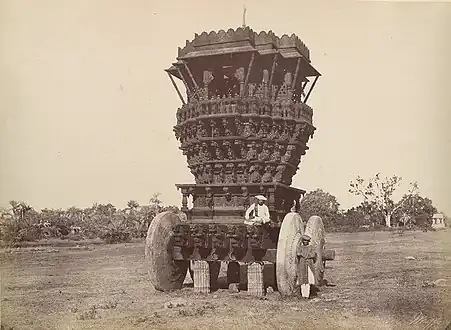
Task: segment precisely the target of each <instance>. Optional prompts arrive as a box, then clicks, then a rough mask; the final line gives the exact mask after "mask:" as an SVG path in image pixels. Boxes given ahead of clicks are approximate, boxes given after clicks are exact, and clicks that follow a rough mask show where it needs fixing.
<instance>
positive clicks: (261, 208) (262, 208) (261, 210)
mask: <svg viewBox="0 0 451 330" xmlns="http://www.w3.org/2000/svg"><path fill="white" fill-rule="evenodd" d="M255 205H257V212H258V216H257V217H254V218H253V219H249V216H250V214H251V212H252V211H254V208H255ZM244 217H245V219H246V220H250V221H253V222H259V221H261V222H263V223H267V222H270V221H271V219H270V218H269V209H268V207H267V206H266V205H265V204H263V205H259V204H255V203H254V204H252V205H251V206H249V207H248V209H247V210H246V213H245V214H244Z"/></svg>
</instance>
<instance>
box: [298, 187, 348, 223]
mask: <svg viewBox="0 0 451 330" xmlns="http://www.w3.org/2000/svg"><path fill="white" fill-rule="evenodd" d="M299 206H300V207H299V213H300V215H301V217H302V218H303V219H305V220H308V219H309V218H310V217H311V216H312V215H317V216H320V217H321V218H322V219H323V221H324V225H325V226H327V227H331V226H333V225H336V224H337V223H338V222H340V218H341V214H340V212H339V211H340V204H339V203H338V201H337V198H336V197H335V196H333V195H331V194H330V193H328V192H325V191H323V190H322V189H316V190H314V191H310V192H308V193H306V194H305V196H304V198H303V199H302V200H301V202H300V205H299Z"/></svg>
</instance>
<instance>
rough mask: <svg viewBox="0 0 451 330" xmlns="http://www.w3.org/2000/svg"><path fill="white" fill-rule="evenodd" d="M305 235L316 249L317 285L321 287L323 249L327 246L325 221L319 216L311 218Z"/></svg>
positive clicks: (323, 263)
mask: <svg viewBox="0 0 451 330" xmlns="http://www.w3.org/2000/svg"><path fill="white" fill-rule="evenodd" d="M305 234H306V235H308V236H310V245H312V246H314V247H315V248H316V261H315V272H314V273H315V282H316V283H315V284H316V286H320V285H322V283H323V280H324V268H325V263H326V262H325V261H323V249H324V244H325V239H324V234H325V230H324V224H323V220H322V219H321V217H319V216H316V215H314V216H311V217H310V218H309V219H308V221H307V225H306V226H305Z"/></svg>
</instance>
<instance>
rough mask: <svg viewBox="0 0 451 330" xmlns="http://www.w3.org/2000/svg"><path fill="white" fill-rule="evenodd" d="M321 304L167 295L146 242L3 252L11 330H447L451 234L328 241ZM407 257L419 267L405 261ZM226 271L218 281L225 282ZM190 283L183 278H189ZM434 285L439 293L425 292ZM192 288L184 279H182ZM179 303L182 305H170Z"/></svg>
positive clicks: (5, 311)
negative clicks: (147, 258)
mask: <svg viewBox="0 0 451 330" xmlns="http://www.w3.org/2000/svg"><path fill="white" fill-rule="evenodd" d="M326 247H327V248H332V249H335V250H336V260H335V261H332V262H328V264H327V268H326V279H327V280H328V281H329V282H330V283H332V284H334V285H335V286H330V287H329V286H327V287H323V288H322V289H321V292H320V295H319V298H318V299H314V300H308V301H303V300H296V299H286V300H282V299H280V296H279V294H278V293H277V292H273V293H271V294H268V295H267V298H266V299H256V298H252V297H249V296H247V293H246V292H245V291H242V292H240V293H238V294H232V293H229V292H228V291H227V290H224V289H219V290H218V291H217V292H214V293H211V294H210V295H207V296H205V295H198V294H194V293H193V292H192V288H189V287H185V288H183V289H182V290H181V291H178V292H173V293H170V294H165V293H161V292H156V291H155V290H154V289H153V288H152V286H151V285H150V283H149V282H148V280H147V270H146V268H145V263H144V252H143V251H144V247H143V244H142V243H133V244H116V245H93V247H92V248H91V249H82V248H77V249H74V248H69V247H58V249H57V250H58V252H55V251H54V252H53V253H46V251H47V250H46V249H44V250H42V249H34V250H33V249H32V248H24V249H19V250H20V253H16V249H13V250H3V252H1V253H0V267H1V268H0V270H1V275H2V301H1V304H2V306H1V307H2V315H1V316H2V324H3V325H5V326H6V325H7V326H8V327H12V328H14V329H63V328H64V329H67V328H72V329H88V328H90V329H149V328H152V329H155V328H157V329H287V328H291V329H293V328H299V327H300V326H302V328H308V329H395V328H396V329H423V328H425V327H429V329H444V328H445V327H446V325H447V324H448V323H449V322H450V321H451V272H450V269H451V231H437V232H426V233H424V232H421V231H415V232H407V231H406V232H404V234H403V235H402V236H399V235H397V234H396V233H393V232H362V233H348V234H345V233H331V234H329V235H328V237H327V246H326ZM406 256H413V257H414V258H415V259H411V260H409V259H406V258H405V257H406ZM223 275H224V274H223V273H222V274H221V275H220V276H223ZM188 279H189V277H188ZM439 279H443V280H444V281H438V282H437V283H440V285H435V286H424V285H423V284H424V283H425V282H434V281H437V280H439ZM187 281H188V280H187ZM180 298H183V300H185V301H186V304H180V305H178V304H174V307H172V308H166V307H165V305H167V303H168V302H170V301H176V300H180Z"/></svg>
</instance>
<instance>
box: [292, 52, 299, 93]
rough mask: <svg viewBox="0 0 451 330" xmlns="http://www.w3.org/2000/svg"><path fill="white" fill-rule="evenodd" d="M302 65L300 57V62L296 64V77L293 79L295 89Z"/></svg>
mask: <svg viewBox="0 0 451 330" xmlns="http://www.w3.org/2000/svg"><path fill="white" fill-rule="evenodd" d="M300 65H301V58H300V57H299V58H298V62H297V64H296V71H295V72H294V79H293V83H292V84H291V89H293V88H294V86H296V80H297V79H298V75H299V66H300Z"/></svg>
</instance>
